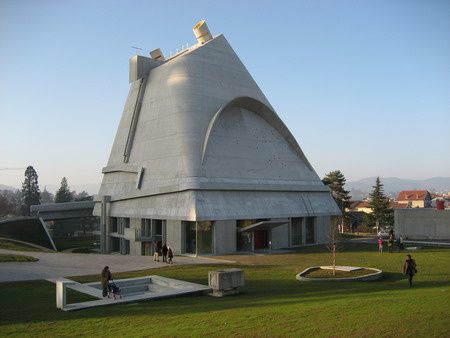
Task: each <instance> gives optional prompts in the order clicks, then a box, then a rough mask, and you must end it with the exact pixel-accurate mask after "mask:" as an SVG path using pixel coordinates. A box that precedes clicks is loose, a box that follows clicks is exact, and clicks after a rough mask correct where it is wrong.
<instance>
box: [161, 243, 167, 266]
mask: <svg viewBox="0 0 450 338" xmlns="http://www.w3.org/2000/svg"><path fill="white" fill-rule="evenodd" d="M161 252H162V258H163V262H167V245H166V244H165V243H164V245H163V246H162V248H161Z"/></svg>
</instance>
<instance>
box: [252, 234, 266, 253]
mask: <svg viewBox="0 0 450 338" xmlns="http://www.w3.org/2000/svg"><path fill="white" fill-rule="evenodd" d="M254 238H255V250H258V249H267V248H268V247H269V234H268V231H267V230H256V231H255V232H254Z"/></svg>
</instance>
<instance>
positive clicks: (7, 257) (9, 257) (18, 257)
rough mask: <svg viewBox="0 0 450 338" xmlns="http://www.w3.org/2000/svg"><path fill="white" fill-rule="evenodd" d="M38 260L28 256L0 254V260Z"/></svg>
mask: <svg viewBox="0 0 450 338" xmlns="http://www.w3.org/2000/svg"><path fill="white" fill-rule="evenodd" d="M38 260H39V259H37V258H34V257H30V256H22V255H9V254H0V262H37V261H38Z"/></svg>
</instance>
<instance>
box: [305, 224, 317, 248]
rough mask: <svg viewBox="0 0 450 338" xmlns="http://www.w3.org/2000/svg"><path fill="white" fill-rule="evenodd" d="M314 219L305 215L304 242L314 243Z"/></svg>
mask: <svg viewBox="0 0 450 338" xmlns="http://www.w3.org/2000/svg"><path fill="white" fill-rule="evenodd" d="M314 219H315V217H306V229H305V230H306V243H308V244H310V243H315V241H316V236H315V233H314Z"/></svg>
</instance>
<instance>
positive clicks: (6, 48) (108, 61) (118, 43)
mask: <svg viewBox="0 0 450 338" xmlns="http://www.w3.org/2000/svg"><path fill="white" fill-rule="evenodd" d="M201 19H206V20H207V23H208V26H209V28H210V30H211V32H212V34H213V35H217V34H220V33H223V34H224V35H225V37H226V38H227V40H228V41H229V42H230V44H231V46H232V47H233V48H234V50H235V51H236V53H237V54H238V55H239V57H240V58H241V60H242V61H243V63H244V64H245V65H246V67H247V69H248V70H249V72H250V73H251V74H252V76H253V77H254V79H255V80H256V82H257V83H258V85H259V86H260V87H261V89H262V91H263V92H264V93H265V94H266V96H267V98H268V99H269V101H270V102H271V104H272V106H273V107H274V108H275V110H276V112H277V113H278V115H279V116H280V117H281V118H282V120H283V121H284V122H285V123H286V125H287V126H288V128H289V129H290V130H291V132H292V133H293V134H294V136H295V137H296V139H297V141H298V142H299V144H300V146H301V147H302V149H303V151H304V153H305V155H306V156H307V157H308V159H309V161H310V162H311V164H312V165H313V167H314V168H315V169H316V171H317V173H318V174H319V176H321V177H322V176H323V175H324V174H325V173H327V172H329V171H331V170H335V169H340V170H342V171H343V173H344V174H345V176H346V177H347V180H349V181H351V180H357V179H361V178H364V177H370V176H382V177H393V176H395V177H401V178H410V179H423V178H429V177H436V176H450V156H449V151H448V145H449V144H450V130H449V129H450V121H449V120H450V1H439V0H435V1H425V0H424V1H415V0H412V1H406V0H405V1H386V0H385V1H350V0H348V1H331V0H330V1H261V0H260V1H230V0H228V1H194V2H187V1H186V2H182V1H133V0H132V1H97V0H93V1H85V0H81V1H56V0H53V1H45V0H42V1H32V0H28V1H21V0H19V1H18V0H2V1H1V2H0V131H1V132H0V154H1V162H0V184H5V185H9V186H14V187H18V186H20V185H21V182H22V180H23V173H24V170H25V167H26V166H28V165H33V166H34V168H35V169H36V171H37V172H38V175H39V183H40V186H41V190H43V187H44V186H46V185H48V186H54V185H58V184H59V182H60V180H61V178H62V177H63V176H65V177H67V178H68V180H69V184H71V185H82V184H90V183H98V182H100V181H101V177H102V175H101V168H102V167H104V166H105V165H106V163H107V160H108V157H109V152H110V148H111V145H112V142H113V139H114V136H115V133H116V128H117V125H118V123H119V119H120V117H121V114H122V109H123V106H124V104H125V99H126V97H127V94H128V88H129V84H128V59H129V58H130V57H131V56H132V55H133V54H134V50H133V49H132V48H131V46H138V47H140V48H142V49H143V51H142V55H148V52H149V51H150V50H152V49H154V48H161V49H162V51H163V52H164V54H165V55H168V54H169V53H170V52H175V50H176V49H177V48H178V49H179V48H180V47H181V45H185V44H186V43H189V44H190V45H192V44H194V43H195V42H196V41H195V37H194V35H193V33H192V27H193V26H194V24H195V23H197V22H198V21H199V20H201ZM5 168H21V169H18V170H5ZM22 168H23V169H22Z"/></svg>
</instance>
